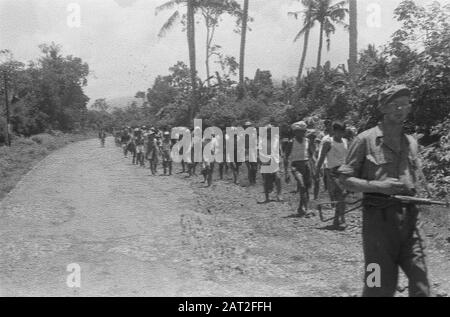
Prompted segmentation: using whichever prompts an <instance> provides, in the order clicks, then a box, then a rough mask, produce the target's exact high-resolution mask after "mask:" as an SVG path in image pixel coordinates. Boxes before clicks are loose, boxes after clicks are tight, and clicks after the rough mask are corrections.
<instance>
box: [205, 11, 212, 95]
mask: <svg viewBox="0 0 450 317" xmlns="http://www.w3.org/2000/svg"><path fill="white" fill-rule="evenodd" d="M205 22H206V61H205V64H206V83H207V85H208V87H211V83H210V69H209V57H210V51H211V40H210V37H211V32H210V28H209V18H208V17H205Z"/></svg>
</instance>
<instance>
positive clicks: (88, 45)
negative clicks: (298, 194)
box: [0, 0, 423, 102]
mask: <svg viewBox="0 0 450 317" xmlns="http://www.w3.org/2000/svg"><path fill="white" fill-rule="evenodd" d="M165 1H166V0H0V49H4V48H8V49H10V50H11V51H12V52H13V54H14V56H15V58H16V59H18V60H21V61H28V60H31V59H36V58H37V57H38V55H39V50H38V45H39V44H41V43H50V42H52V41H53V42H56V43H58V44H61V45H62V46H63V53H64V54H65V55H69V54H71V55H75V56H79V57H81V58H82V59H83V60H84V61H85V62H87V63H88V64H89V66H90V68H91V72H92V74H91V75H90V77H89V84H88V87H86V89H85V92H86V94H87V95H88V96H89V97H90V98H91V102H92V101H94V100H95V99H97V98H115V97H121V96H134V94H135V93H136V92H137V91H139V90H146V89H147V88H149V87H151V85H152V83H153V80H154V78H155V77H156V76H157V75H160V74H162V75H165V74H167V73H168V68H169V67H170V66H172V65H174V64H175V63H176V62H177V61H178V60H182V61H185V62H186V63H187V62H188V53H187V52H188V51H187V40H186V35H185V33H183V32H182V30H181V26H177V27H175V28H174V29H173V30H172V31H171V32H170V33H168V34H167V36H166V37H165V38H162V39H158V37H157V34H158V31H159V29H160V27H161V26H162V25H163V23H164V22H165V21H166V20H167V18H168V17H169V16H170V14H171V12H172V11H168V12H163V13H161V14H160V15H158V16H155V13H154V12H155V7H156V6H157V5H160V4H162V3H164V2H165ZM238 1H239V2H241V3H243V2H244V1H243V0H238ZM419 2H423V1H419ZM399 3H400V0H359V1H358V6H359V46H360V48H362V47H365V46H367V45H368V44H371V43H374V44H376V45H377V46H378V45H382V44H384V43H386V42H387V41H388V40H389V38H390V35H391V34H392V33H393V32H394V31H395V30H396V27H397V24H396V23H395V21H393V10H394V8H395V7H396V6H397V5H398V4H399ZM71 4H72V5H73V4H75V5H78V7H79V8H80V10H81V11H80V18H81V25H80V27H79V28H78V27H70V26H69V25H68V22H67V20H68V17H69V16H70V15H71V13H72V12H73V11H72V9H71V8H72V7H71ZM180 9H181V10H184V8H183V7H182V8H180ZM300 9H301V6H300V2H299V1H298V0H250V15H251V16H252V17H253V18H254V19H255V21H254V22H253V23H252V24H251V28H252V31H251V32H250V33H249V35H248V44H247V45H248V46H247V54H246V56H247V57H246V58H247V65H246V76H248V77H253V75H254V73H255V71H256V69H257V68H260V69H264V70H270V71H271V72H272V74H273V77H274V78H276V79H282V78H285V77H291V76H295V75H296V74H297V70H298V66H299V62H300V56H301V51H302V44H303V41H302V40H300V41H299V42H298V43H294V42H293V39H294V37H295V35H296V33H297V32H298V30H299V29H300V27H301V21H299V20H295V19H294V18H292V17H288V16H287V12H289V11H297V10H300ZM203 28H204V27H203V25H202V24H198V26H197V51H198V60H197V63H198V65H197V67H198V69H199V73H200V75H201V76H202V77H203V78H204V74H205V71H204V70H205V65H204V56H205V53H204V51H205V49H204V45H203V43H204V41H205V40H204V39H205V33H204V30H203ZM233 29H234V22H233V21H232V20H230V19H224V21H223V23H222V25H221V27H220V28H219V30H218V32H217V36H216V43H217V44H219V45H221V46H222V47H223V49H224V52H225V53H226V54H230V55H233V56H236V58H237V57H238V56H239V45H240V38H239V35H238V34H235V33H234V32H233ZM318 33H319V30H318V27H316V28H315V29H314V30H313V31H312V35H311V39H310V46H309V52H308V57H307V67H312V66H314V65H315V63H316V59H317V47H318ZM347 58H348V33H346V32H345V31H343V30H339V31H338V32H337V33H336V34H335V35H334V36H333V37H332V42H331V50H330V52H326V50H324V56H323V60H324V61H326V60H330V61H331V62H332V64H333V65H336V64H341V63H346V60H347Z"/></svg>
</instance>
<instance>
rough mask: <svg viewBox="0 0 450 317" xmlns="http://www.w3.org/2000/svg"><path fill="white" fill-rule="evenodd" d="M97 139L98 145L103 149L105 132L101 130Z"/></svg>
mask: <svg viewBox="0 0 450 317" xmlns="http://www.w3.org/2000/svg"><path fill="white" fill-rule="evenodd" d="M98 138H99V139H100V145H101V146H102V147H105V139H106V132H105V131H104V130H103V129H101V130H100V132H99V133H98Z"/></svg>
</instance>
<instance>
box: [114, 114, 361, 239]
mask: <svg viewBox="0 0 450 317" xmlns="http://www.w3.org/2000/svg"><path fill="white" fill-rule="evenodd" d="M243 128H244V131H248V129H251V128H254V125H253V124H252V123H251V122H246V123H245V124H244V126H243ZM266 128H267V131H268V132H267V140H266V141H267V142H266V145H267V146H266V149H267V151H263V148H262V146H263V144H262V143H261V140H259V142H258V144H256V147H257V149H256V150H257V151H252V150H251V147H252V146H254V145H253V144H250V143H251V141H250V135H249V134H244V136H240V135H238V133H236V132H237V130H238V128H232V129H231V134H229V133H227V131H226V130H225V129H224V130H223V133H222V134H220V135H212V136H211V137H204V138H203V139H198V138H199V135H202V133H201V132H202V131H198V130H199V129H200V128H199V127H196V128H194V129H193V130H189V129H188V128H182V129H181V132H183V133H181V134H179V135H175V138H174V139H172V136H171V133H170V132H169V131H161V130H158V129H156V128H148V127H146V126H143V127H139V128H134V129H131V128H129V127H127V128H124V129H123V131H122V132H121V134H120V135H118V136H116V138H117V139H119V138H120V141H118V142H117V143H120V144H121V146H122V148H123V153H124V157H128V154H129V153H130V154H131V155H132V163H133V164H135V165H140V166H142V167H144V166H145V165H146V164H145V161H148V165H149V168H150V171H151V174H152V175H156V174H157V166H158V162H159V160H160V159H161V160H162V167H163V170H164V175H169V176H170V175H172V172H173V159H172V150H173V146H174V145H175V144H176V143H177V142H178V141H180V142H181V141H182V139H183V135H186V133H187V135H190V136H191V142H190V143H189V146H188V147H186V148H183V147H182V148H180V149H179V152H180V153H179V154H180V155H181V156H182V157H183V160H182V161H181V167H182V171H181V173H187V174H188V177H192V176H197V173H196V170H197V166H198V165H201V174H202V176H203V182H204V183H205V184H207V186H211V185H212V183H213V174H214V171H215V168H216V167H218V171H219V177H220V179H221V180H223V178H224V172H225V174H227V173H228V172H229V171H230V170H231V171H232V174H233V182H234V183H235V184H237V183H238V182H239V175H240V171H241V167H242V164H243V163H245V166H246V167H247V178H248V184H249V186H254V185H256V183H257V174H258V171H259V170H260V169H261V167H263V166H270V165H272V166H275V169H274V170H271V171H270V172H269V173H268V172H264V171H262V169H261V175H262V179H263V186H264V194H265V200H264V202H262V203H269V202H271V200H270V195H271V193H272V192H273V191H274V190H275V192H276V199H275V201H277V202H282V201H283V198H282V181H281V180H282V177H281V173H282V170H283V169H282V168H281V166H283V167H284V175H285V182H286V183H290V180H291V175H292V177H293V178H294V179H295V181H296V182H297V192H298V193H299V196H300V199H299V207H298V209H297V211H298V214H299V217H310V216H311V215H312V213H310V211H309V202H310V190H311V187H314V188H313V195H314V200H317V199H318V196H319V192H320V183H321V179H322V177H323V184H324V189H326V190H328V192H329V194H330V198H331V200H332V201H333V202H336V216H337V217H336V221H335V223H334V227H335V229H339V230H342V229H345V219H344V216H343V215H342V214H343V212H344V211H345V203H344V200H345V194H344V192H343V191H342V189H341V187H340V186H338V184H337V177H338V175H337V174H336V173H335V172H336V171H337V169H338V168H339V167H340V166H341V165H343V164H344V162H345V158H346V156H347V153H348V145H349V142H351V140H352V139H353V138H354V136H355V135H356V131H355V129H354V128H346V126H345V125H344V124H343V123H341V122H330V121H326V122H325V129H324V131H323V132H321V131H317V130H312V129H308V124H307V123H306V122H303V121H300V122H296V123H294V124H293V125H292V126H291V127H290V128H289V129H288V131H287V133H285V134H284V135H283V136H284V137H283V138H282V139H281V142H280V140H279V138H275V139H273V138H272V137H271V131H272V128H273V126H272V125H270V124H269V125H267V126H266ZM255 131H256V130H255ZM231 137H234V138H235V139H234V151H227V144H228V141H229V139H230V138H231ZM242 137H244V138H245V140H244V144H245V145H244V149H245V151H244V162H240V161H239V157H238V156H239V155H238V146H239V144H240V140H239V138H242ZM344 137H346V138H344ZM200 138H201V137H200ZM220 138H223V140H220ZM196 142H200V143H201V144H202V149H205V148H206V147H208V149H210V150H211V153H210V154H211V155H208V156H203V154H204V153H203V152H202V158H203V159H202V161H201V163H199V162H196V160H195V151H194V144H196ZM271 142H276V144H271ZM220 144H222V148H221V149H220V148H219V147H220ZM274 149H276V150H275V152H273V153H272V151H274ZM258 151H259V157H258V156H257V153H258ZM183 152H186V153H183ZM219 152H221V153H222V154H223V160H221V161H220V162H216V160H215V159H214V157H216V154H218V153H219ZM230 152H234V154H233V153H230ZM266 152H267V153H266ZM276 152H278V153H276ZM231 156H233V157H231ZM261 158H264V162H262V161H261Z"/></svg>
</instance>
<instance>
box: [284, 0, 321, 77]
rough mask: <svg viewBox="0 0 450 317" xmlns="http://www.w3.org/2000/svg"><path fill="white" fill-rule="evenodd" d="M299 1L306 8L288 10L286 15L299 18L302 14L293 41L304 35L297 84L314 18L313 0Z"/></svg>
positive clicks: (301, 71) (300, 75) (301, 72)
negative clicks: (301, 25)
mask: <svg viewBox="0 0 450 317" xmlns="http://www.w3.org/2000/svg"><path fill="white" fill-rule="evenodd" d="M300 1H301V2H302V5H303V6H304V7H305V8H306V9H305V10H303V11H297V12H288V15H290V16H294V17H295V18H296V19H298V18H299V15H300V14H302V15H303V27H302V29H301V30H300V32H298V34H297V36H296V37H295V39H294V42H297V41H298V40H299V39H300V38H301V37H302V36H304V42H303V52H302V58H301V61H300V68H299V70H298V76H297V85H298V84H299V83H300V80H301V79H302V74H303V68H304V67H305V60H306V53H307V51H308V44H309V35H310V32H311V29H312V28H313V27H314V22H315V21H314V19H312V17H313V9H314V7H313V6H314V0H300Z"/></svg>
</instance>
